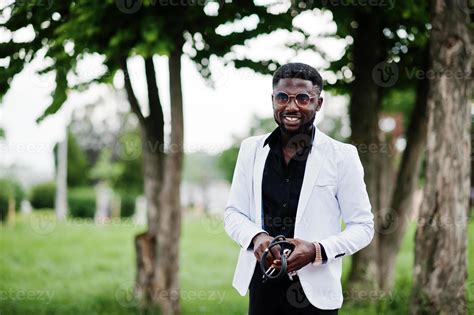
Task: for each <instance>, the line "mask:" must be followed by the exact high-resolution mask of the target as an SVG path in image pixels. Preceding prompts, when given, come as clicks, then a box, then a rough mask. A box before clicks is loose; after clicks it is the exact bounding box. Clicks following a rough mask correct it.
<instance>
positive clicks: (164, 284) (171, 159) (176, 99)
mask: <svg viewBox="0 0 474 315" xmlns="http://www.w3.org/2000/svg"><path fill="white" fill-rule="evenodd" d="M169 73H170V100H171V141H170V147H169V153H168V155H167V159H166V165H165V166H166V173H165V174H164V180H163V190H162V191H161V196H160V198H161V199H160V205H161V207H160V221H159V231H158V239H159V240H160V241H159V242H158V243H157V244H156V250H157V253H158V254H157V259H156V261H155V264H156V265H155V268H156V269H155V270H156V272H155V278H154V285H155V287H154V289H155V291H154V292H157V293H161V292H164V293H166V294H158V303H159V304H160V306H161V310H162V312H163V314H166V315H167V314H180V304H179V278H178V271H179V239H180V234H181V202H180V184H181V172H182V164H183V138H184V120H183V96H182V91H181V45H179V44H178V45H177V46H176V49H175V50H174V51H173V52H171V54H170V56H169ZM163 296H164V297H167V298H161V297H163Z"/></svg>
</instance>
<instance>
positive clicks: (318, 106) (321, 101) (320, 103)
mask: <svg viewBox="0 0 474 315" xmlns="http://www.w3.org/2000/svg"><path fill="white" fill-rule="evenodd" d="M322 106H323V98H322V97H320V98H318V104H317V105H316V111H317V112H319V110H320V109H321V107H322Z"/></svg>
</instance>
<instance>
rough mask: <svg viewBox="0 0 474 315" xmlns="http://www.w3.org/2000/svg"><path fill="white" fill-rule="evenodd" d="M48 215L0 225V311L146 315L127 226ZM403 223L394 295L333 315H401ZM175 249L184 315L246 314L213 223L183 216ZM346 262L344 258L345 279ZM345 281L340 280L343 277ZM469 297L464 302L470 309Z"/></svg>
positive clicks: (230, 252) (472, 255)
mask: <svg viewBox="0 0 474 315" xmlns="http://www.w3.org/2000/svg"><path fill="white" fill-rule="evenodd" d="M53 218H54V217H53V216H52V213H51V212H36V213H35V214H33V215H31V216H25V217H21V216H20V217H17V221H16V223H15V224H14V225H13V226H2V227H0V314H2V315H3V314H75V315H78V314H87V315H89V314H152V313H153V312H150V311H148V312H145V311H143V310H139V309H138V308H137V307H136V305H135V303H134V301H133V300H131V299H130V296H131V291H132V287H133V280H134V274H135V255H134V245H133V239H134V235H135V234H137V233H139V232H141V231H143V230H144V227H141V226H136V225H134V224H133V223H132V222H131V221H121V222H115V223H111V224H107V225H103V226H96V225H94V224H92V223H91V222H88V221H80V220H73V221H69V222H67V223H61V224H59V223H56V222H55V221H54V219H53ZM414 231H415V226H414V225H412V226H410V229H409V231H408V233H407V235H406V238H405V240H404V243H403V248H402V252H401V253H400V255H399V257H398V263H397V272H396V274H397V279H396V290H395V291H394V292H393V294H391V296H389V297H385V298H382V299H378V302H377V303H373V304H368V303H360V302H359V303H355V302H351V301H349V300H348V301H347V302H345V303H344V305H343V308H342V309H341V311H340V313H341V314H377V313H378V314H402V313H406V311H407V303H408V301H409V294H410V287H411V279H412V265H413V246H414V244H413V235H414ZM469 244H470V246H469V257H468V259H469V267H468V268H469V270H468V272H469V281H468V288H469V289H470V290H468V294H470V295H474V277H473V275H474V263H473V262H474V248H473V246H472V244H474V224H473V223H471V224H470V226H469ZM180 246H181V268H180V270H181V271H180V279H181V288H182V290H181V293H180V297H181V301H182V308H183V313H184V314H246V312H247V297H241V296H239V295H238V294H237V292H236V291H235V290H234V289H233V288H232V286H231V281H232V274H233V270H234V267H235V262H236V259H237V254H238V249H239V248H238V246H237V245H236V244H235V243H233V241H231V240H230V239H229V238H228V236H227V235H226V234H225V233H224V231H223V227H222V222H221V221H220V220H218V219H209V218H201V217H196V216H187V218H186V219H185V221H184V226H183V233H182V242H181V244H180ZM349 259H350V258H345V259H344V276H343V278H344V279H345V276H347V271H348V267H349V262H350V261H349ZM344 281H345V280H344ZM473 302H474V297H473V296H470V305H471V306H472V305H474V304H473Z"/></svg>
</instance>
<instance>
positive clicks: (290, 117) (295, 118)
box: [282, 115, 301, 123]
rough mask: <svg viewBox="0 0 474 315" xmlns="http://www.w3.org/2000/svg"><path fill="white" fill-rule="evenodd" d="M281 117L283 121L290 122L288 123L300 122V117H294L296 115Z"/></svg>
mask: <svg viewBox="0 0 474 315" xmlns="http://www.w3.org/2000/svg"><path fill="white" fill-rule="evenodd" d="M282 116H283V120H285V121H287V122H290V123H295V122H299V121H301V117H300V116H296V115H282Z"/></svg>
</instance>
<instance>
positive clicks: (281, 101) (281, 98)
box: [273, 91, 316, 106]
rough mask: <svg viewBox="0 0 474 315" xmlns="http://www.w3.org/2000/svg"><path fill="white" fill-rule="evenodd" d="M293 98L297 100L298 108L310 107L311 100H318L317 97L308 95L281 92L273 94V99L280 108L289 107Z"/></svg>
mask: <svg viewBox="0 0 474 315" xmlns="http://www.w3.org/2000/svg"><path fill="white" fill-rule="evenodd" d="M292 97H294V98H295V101H296V105H298V106H308V105H309V103H311V100H312V99H313V98H316V96H311V95H309V94H308V93H298V94H288V93H285V92H282V91H280V92H277V93H275V94H273V99H274V100H275V103H276V104H277V105H278V106H285V105H288V103H290V101H291V98H292Z"/></svg>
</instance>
